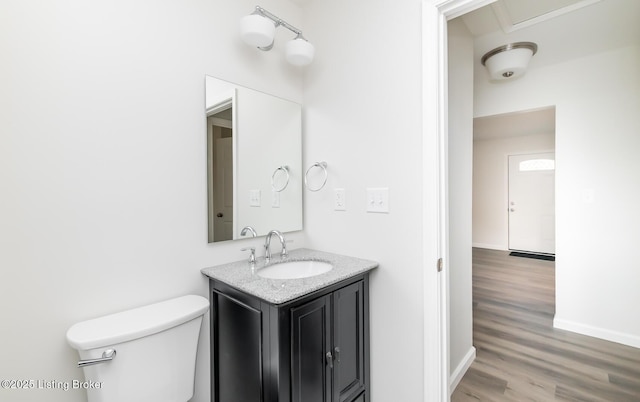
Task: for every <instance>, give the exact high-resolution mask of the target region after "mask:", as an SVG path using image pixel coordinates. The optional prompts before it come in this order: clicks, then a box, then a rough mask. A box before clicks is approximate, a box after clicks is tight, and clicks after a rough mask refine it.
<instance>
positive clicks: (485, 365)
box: [451, 249, 640, 402]
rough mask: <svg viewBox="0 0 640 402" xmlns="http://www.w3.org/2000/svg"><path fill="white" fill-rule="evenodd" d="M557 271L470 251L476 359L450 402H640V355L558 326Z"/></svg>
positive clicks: (539, 263)
mask: <svg viewBox="0 0 640 402" xmlns="http://www.w3.org/2000/svg"><path fill="white" fill-rule="evenodd" d="M554 270H555V263H554V262H551V261H543V260H535V259H529V258H522V257H511V256H509V255H508V252H504V251H496V250H485V249H474V250H473V343H474V346H475V347H476V352H477V357H476V360H475V361H474V362H473V364H472V365H471V367H470V368H469V370H468V371H467V373H466V374H465V375H464V377H463V379H462V380H461V382H460V384H459V385H458V387H457V388H456V389H455V391H454V393H453V395H452V396H451V401H452V402H466V401H518V402H520V401H612V402H620V401H640V349H636V348H632V347H629V346H624V345H621V344H617V343H613V342H607V341H603V340H600V339H596V338H591V337H588V336H584V335H579V334H575V333H572V332H568V331H563V330H559V329H554V328H553V323H552V321H553V316H554V311H555V273H554ZM629 308H630V309H631V310H630V312H631V311H634V310H635V309H637V306H629ZM632 316H633V315H632ZM634 317H635V319H639V318H638V317H637V316H634Z"/></svg>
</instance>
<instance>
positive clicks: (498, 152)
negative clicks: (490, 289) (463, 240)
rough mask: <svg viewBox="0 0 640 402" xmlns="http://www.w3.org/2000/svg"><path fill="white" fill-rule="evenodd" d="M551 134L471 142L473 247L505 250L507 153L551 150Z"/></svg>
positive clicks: (553, 144)
mask: <svg viewBox="0 0 640 402" xmlns="http://www.w3.org/2000/svg"><path fill="white" fill-rule="evenodd" d="M554 147H555V136H554V134H553V133H540V134H535V135H527V136H520V137H509V138H491V139H483V140H475V141H474V142H473V246H474V247H481V248H488V249H494V250H508V249H509V217H508V212H507V202H508V199H509V189H508V184H509V170H508V167H509V165H508V160H507V157H508V156H509V155H516V154H525V153H537V152H548V151H553V150H554Z"/></svg>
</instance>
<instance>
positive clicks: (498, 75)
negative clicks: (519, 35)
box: [481, 42, 538, 80]
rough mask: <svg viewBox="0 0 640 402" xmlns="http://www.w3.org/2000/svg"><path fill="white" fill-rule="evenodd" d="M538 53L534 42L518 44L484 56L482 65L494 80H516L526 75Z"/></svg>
mask: <svg viewBox="0 0 640 402" xmlns="http://www.w3.org/2000/svg"><path fill="white" fill-rule="evenodd" d="M537 51H538V45H536V44H535V43H533V42H516V43H509V44H507V45H504V46H500V47H497V48H495V49H493V50H491V51H489V52H487V54H485V55H484V56H482V60H481V63H482V65H483V66H485V67H486V68H487V70H488V71H489V75H490V76H491V79H492V80H505V79H509V78H516V77H518V76H521V75H523V74H524V73H525V71H526V69H527V65H528V64H529V60H531V57H533V55H534V54H536V52H537Z"/></svg>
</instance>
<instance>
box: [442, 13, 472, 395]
mask: <svg viewBox="0 0 640 402" xmlns="http://www.w3.org/2000/svg"><path fill="white" fill-rule="evenodd" d="M448 46H449V55H448V57H449V138H448V155H449V161H448V178H449V188H448V199H449V211H450V212H451V213H450V214H449V258H448V259H449V334H450V336H449V353H450V354H449V372H450V374H451V389H452V390H453V389H454V388H455V387H456V385H457V384H458V382H459V381H460V380H461V379H462V376H464V373H465V372H466V370H467V368H468V367H469V365H471V363H472V362H473V359H474V357H475V348H474V347H473V344H472V343H473V316H472V289H471V201H472V190H471V188H472V176H473V172H472V158H473V37H472V36H471V34H470V33H469V31H468V30H467V28H466V26H465V25H464V23H463V22H462V20H460V19H457V20H453V21H451V22H449V24H448Z"/></svg>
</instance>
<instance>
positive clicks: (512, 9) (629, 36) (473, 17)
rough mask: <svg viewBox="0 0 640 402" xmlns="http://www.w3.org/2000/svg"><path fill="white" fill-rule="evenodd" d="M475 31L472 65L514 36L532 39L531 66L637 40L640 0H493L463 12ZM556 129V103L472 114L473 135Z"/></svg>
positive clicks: (639, 41) (479, 67) (518, 39)
mask: <svg viewBox="0 0 640 402" xmlns="http://www.w3.org/2000/svg"><path fill="white" fill-rule="evenodd" d="M459 18H461V19H462V21H463V22H464V24H465V25H466V26H467V28H468V29H469V32H471V34H472V35H473V36H474V59H475V60H474V63H475V64H474V68H475V71H476V73H477V74H482V75H483V76H484V78H485V79H489V78H488V73H487V72H486V70H485V68H484V67H483V66H482V65H481V63H480V59H481V58H482V56H483V55H484V54H485V53H486V52H488V51H490V50H491V49H494V48H496V47H499V46H502V45H504V44H507V43H513V42H521V41H526V42H535V43H537V44H538V53H537V54H536V55H535V56H534V57H533V58H532V59H531V62H530V65H529V70H531V69H535V68H540V67H544V66H548V65H552V64H557V63H562V62H565V61H568V60H572V59H576V58H580V57H585V56H588V55H590V54H595V53H600V52H603V51H606V50H609V49H614V48H619V47H624V46H629V45H634V44H635V45H638V44H640V23H638V21H639V20H640V0H497V1H496V2H494V3H492V4H490V5H488V6H485V7H482V8H480V9H478V10H475V11H472V12H470V13H468V14H465V15H463V16H461V17H459ZM536 132H538V133H540V132H546V133H548V132H555V109H554V108H550V109H544V110H536V111H531V112H518V113H510V114H506V115H500V116H487V117H481V118H476V119H474V139H488V138H497V137H508V136H509V137H512V136H521V135H530V134H534V133H536Z"/></svg>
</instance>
